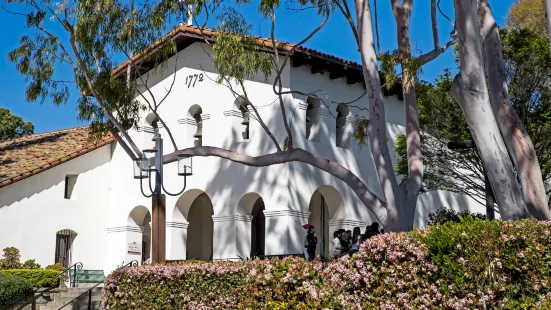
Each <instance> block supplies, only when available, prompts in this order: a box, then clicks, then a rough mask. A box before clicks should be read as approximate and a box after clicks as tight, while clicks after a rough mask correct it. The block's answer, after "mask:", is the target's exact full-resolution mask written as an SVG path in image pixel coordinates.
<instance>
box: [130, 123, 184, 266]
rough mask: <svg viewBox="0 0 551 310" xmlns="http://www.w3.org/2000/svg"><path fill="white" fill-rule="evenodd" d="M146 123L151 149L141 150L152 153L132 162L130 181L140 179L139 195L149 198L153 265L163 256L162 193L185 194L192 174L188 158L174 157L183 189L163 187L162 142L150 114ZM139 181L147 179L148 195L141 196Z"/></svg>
mask: <svg viewBox="0 0 551 310" xmlns="http://www.w3.org/2000/svg"><path fill="white" fill-rule="evenodd" d="M146 121H147V123H148V124H150V125H151V126H152V127H153V129H154V131H155V136H154V138H153V141H155V147H154V148H153V149H148V150H143V153H144V154H153V156H152V157H150V158H147V157H140V158H137V159H135V160H134V178H135V179H140V190H141V192H142V195H144V196H145V197H147V198H150V197H151V198H152V206H153V208H152V219H151V222H152V227H151V239H152V242H151V243H152V244H151V247H152V255H151V261H152V262H153V263H164V262H165V254H166V206H165V195H164V194H163V192H164V193H166V194H168V195H170V196H179V195H181V194H182V193H183V192H184V191H185V189H186V178H187V177H188V176H191V175H193V171H192V156H191V155H178V175H180V176H183V177H184V187H183V188H182V190H181V191H180V192H178V193H175V194H173V193H170V192H168V191H167V190H166V189H165V187H164V184H163V139H162V138H161V134H160V133H159V127H158V119H157V117H156V116H155V115H154V114H150V115H149V116H148V117H147V118H146ZM152 175H154V176H155V178H154V179H155V180H154V181H155V182H154V184H153V185H152V184H151V179H152V177H151V176H152ZM143 179H148V181H147V184H148V187H149V191H150V192H151V194H146V193H145V191H144V188H143Z"/></svg>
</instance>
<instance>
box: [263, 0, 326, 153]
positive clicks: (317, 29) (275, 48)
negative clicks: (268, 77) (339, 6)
mask: <svg viewBox="0 0 551 310" xmlns="http://www.w3.org/2000/svg"><path fill="white" fill-rule="evenodd" d="M329 12H330V11H329V2H328V0H325V17H324V18H323V21H322V22H321V24H319V25H318V27H317V28H316V29H314V31H312V32H311V33H310V34H309V35H308V36H306V37H305V38H304V39H302V40H301V41H300V42H298V43H297V44H295V45H293V47H292V48H291V50H290V51H289V52H288V53H286V55H285V59H284V60H283V64H282V65H281V67H280V66H279V54H278V50H277V46H276V44H275V37H274V31H275V15H274V13H272V14H271V17H272V29H271V35H270V36H271V40H272V46H273V49H274V54H275V64H276V67H277V69H276V72H277V74H276V77H275V80H274V84H273V90H274V93H275V94H277V95H278V96H279V101H280V107H281V113H282V117H283V124H284V125H285V130H286V131H287V135H288V139H289V141H288V146H289V147H291V148H292V147H293V141H292V138H293V136H292V133H291V129H290V127H289V122H288V121H287V115H286V113H285V105H284V104H283V97H282V95H281V90H282V88H283V86H282V82H281V74H282V72H283V68H285V65H286V64H287V62H288V61H289V58H290V56H291V55H292V54H293V53H294V52H295V50H296V49H297V48H298V47H299V46H301V45H303V44H304V43H306V42H307V41H308V40H310V39H311V38H312V37H313V36H314V35H315V34H316V33H317V32H318V31H320V30H321V28H323V26H324V25H325V23H326V22H327V20H328V19H329ZM276 84H277V85H278V86H279V91H278V90H276Z"/></svg>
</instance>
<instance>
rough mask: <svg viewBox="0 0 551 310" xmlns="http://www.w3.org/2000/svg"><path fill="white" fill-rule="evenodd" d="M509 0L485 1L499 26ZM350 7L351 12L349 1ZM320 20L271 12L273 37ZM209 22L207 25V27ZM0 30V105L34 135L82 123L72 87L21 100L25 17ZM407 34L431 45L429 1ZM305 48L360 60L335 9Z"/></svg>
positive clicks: (250, 13) (442, 31) (419, 4)
mask: <svg viewBox="0 0 551 310" xmlns="http://www.w3.org/2000/svg"><path fill="white" fill-rule="evenodd" d="M254 2H255V1H253V3H254ZM291 2H292V1H290V0H282V3H283V5H282V6H283V7H285V6H287V7H294V6H293V5H292V4H290V3H291ZM513 2H514V0H490V5H491V7H492V10H493V13H494V16H495V18H496V20H497V22H498V24H499V25H500V26H501V25H503V24H504V23H505V16H506V14H507V10H508V8H509V6H510V5H511V4H512V3H513ZM441 8H442V10H443V11H444V13H445V14H446V15H448V16H449V17H450V18H452V20H453V17H454V16H453V15H454V12H453V1H452V0H441ZM351 9H352V10H354V7H353V2H352V3H351ZM377 9H378V13H379V14H378V16H379V33H380V37H381V48H382V49H383V50H389V49H394V48H396V25H395V22H394V17H393V16H392V11H391V8H390V1H388V0H378V1H377ZM242 12H243V13H244V15H245V16H246V17H247V18H248V20H249V22H250V23H251V24H252V25H253V27H254V32H255V33H256V34H259V35H262V36H269V29H270V21H269V20H268V19H263V18H261V17H259V16H258V15H257V14H256V8H255V7H254V5H251V6H250V7H248V8H245V9H244V10H243V11H242ZM320 21H321V19H320V18H319V17H318V16H316V15H315V12H312V11H311V10H307V11H304V10H302V11H297V10H288V9H285V8H282V9H280V10H279V11H278V12H277V13H276V38H277V39H279V40H283V41H288V42H291V43H296V42H298V41H300V40H301V39H302V38H303V37H304V36H305V35H307V34H308V33H309V32H310V31H311V30H312V29H314V28H315V27H316V26H317V25H318V24H319V22H320ZM213 25H214V24H211V23H209V26H213ZM438 25H439V36H440V40H441V44H444V43H445V42H447V41H448V40H449V33H450V32H451V30H452V26H451V24H450V23H449V22H448V21H447V20H446V19H445V18H444V17H442V16H441V15H440V14H439V16H438ZM0 29H3V31H2V32H1V33H0V42H2V43H1V44H0V94H2V96H0V107H4V108H8V109H9V110H11V111H12V113H14V114H16V115H19V116H21V117H23V119H25V120H27V121H31V122H33V123H34V125H35V132H37V133H39V132H45V131H52V130H57V129H62V128H68V127H74V126H80V125H83V123H80V122H79V121H77V111H76V105H75V101H76V99H77V98H78V97H77V95H78V93H77V92H76V91H75V90H73V91H72V92H71V95H70V99H69V101H68V103H67V104H65V105H62V106H59V107H58V106H55V105H54V104H53V103H52V102H51V101H50V100H47V101H45V102H44V103H43V104H40V103H38V102H34V103H28V102H27V101H26V100H25V87H26V83H25V80H24V78H23V77H22V76H21V75H20V74H19V73H18V72H17V71H16V70H15V65H14V64H13V63H11V62H10V61H9V59H8V53H9V52H10V51H11V50H12V49H14V48H15V47H17V42H18V40H19V38H20V37H21V36H22V35H23V34H25V32H26V31H27V29H26V28H24V18H23V17H22V16H15V15H11V14H9V13H6V12H5V11H2V10H0ZM410 32H411V37H412V42H413V44H414V47H416V48H417V49H419V50H420V51H422V52H426V51H429V50H430V49H431V48H432V44H433V43H432V33H431V23H430V1H429V0H416V1H415V5H414V10H413V15H412V21H411V28H410ZM306 46H307V47H309V48H313V49H317V50H319V51H322V52H325V53H329V54H333V55H335V56H338V57H341V58H345V59H349V60H354V61H358V62H359V60H360V56H359V54H358V52H357V47H356V46H355V42H354V38H353V35H352V33H351V31H350V28H349V26H348V24H347V23H346V21H345V20H344V18H343V17H341V16H340V15H339V14H338V12H335V13H334V14H332V15H331V17H330V19H329V21H328V22H327V24H326V25H325V27H324V28H323V29H322V30H321V31H320V32H319V33H318V34H317V35H316V36H314V37H313V38H312V39H311V40H310V41H308V42H307V44H306ZM454 66H455V65H454V56H453V53H452V52H451V51H448V52H447V53H446V54H444V55H441V56H440V57H439V58H438V59H436V60H434V61H433V62H431V63H429V64H427V65H426V66H425V67H423V72H422V75H421V78H423V79H425V80H428V81H432V80H433V79H434V78H435V77H436V76H437V75H438V74H439V73H441V72H442V71H443V69H444V68H453V67H454ZM70 74H71V72H69V71H66V70H64V71H60V72H59V75H58V77H61V76H63V75H67V77H66V79H72V76H71V75H70Z"/></svg>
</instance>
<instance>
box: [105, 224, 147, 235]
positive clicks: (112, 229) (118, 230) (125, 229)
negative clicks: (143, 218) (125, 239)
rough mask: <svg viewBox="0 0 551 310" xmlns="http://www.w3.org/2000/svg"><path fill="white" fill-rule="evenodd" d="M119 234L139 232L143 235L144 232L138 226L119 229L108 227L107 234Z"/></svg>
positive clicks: (120, 227)
mask: <svg viewBox="0 0 551 310" xmlns="http://www.w3.org/2000/svg"><path fill="white" fill-rule="evenodd" d="M118 232H137V233H141V232H142V230H141V229H140V227H138V226H119V227H107V233H109V234H111V233H118Z"/></svg>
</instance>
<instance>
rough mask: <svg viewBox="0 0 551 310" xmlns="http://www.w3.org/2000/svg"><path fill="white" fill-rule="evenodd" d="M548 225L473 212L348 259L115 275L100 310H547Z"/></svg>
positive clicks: (550, 301)
mask: <svg viewBox="0 0 551 310" xmlns="http://www.w3.org/2000/svg"><path fill="white" fill-rule="evenodd" d="M550 229H551V222H537V221H534V220H523V221H517V222H501V221H483V220H479V219H473V218H470V219H468V220H463V221H460V222H459V223H446V224H443V225H435V226H431V227H429V228H427V229H423V230H417V231H414V232H410V233H392V234H383V235H377V236H375V237H373V238H371V239H369V240H368V241H367V242H365V243H363V244H362V246H361V248H360V251H359V252H358V253H356V254H354V255H353V256H345V257H342V258H340V259H338V260H335V261H332V262H329V263H322V262H319V261H314V262H308V261H306V260H304V259H302V258H286V259H283V260H280V259H273V260H252V261H244V262H216V263H200V262H179V263H176V264H168V265H148V266H140V267H132V268H126V269H122V270H118V271H115V272H113V273H112V274H111V275H110V276H109V277H108V278H107V280H106V285H105V287H104V290H103V300H104V307H105V308H106V309H251V310H252V309H254V310H256V309H272V310H279V309H300V310H302V309H304V310H306V309H343V310H344V309H347V310H348V309H404V310H405V309H484V307H486V309H494V308H500V309H551V272H550V270H551V269H550V267H551V239H550Z"/></svg>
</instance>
